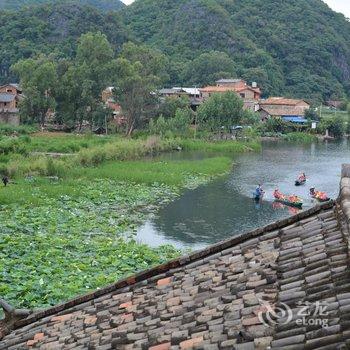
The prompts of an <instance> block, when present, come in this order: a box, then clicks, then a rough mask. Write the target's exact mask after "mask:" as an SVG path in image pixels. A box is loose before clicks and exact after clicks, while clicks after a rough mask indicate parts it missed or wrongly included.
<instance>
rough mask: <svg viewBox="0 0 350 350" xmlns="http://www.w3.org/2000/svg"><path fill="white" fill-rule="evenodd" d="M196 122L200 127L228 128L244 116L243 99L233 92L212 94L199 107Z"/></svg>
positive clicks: (211, 128)
mask: <svg viewBox="0 0 350 350" xmlns="http://www.w3.org/2000/svg"><path fill="white" fill-rule="evenodd" d="M197 115H198V117H197V122H198V125H199V127H200V128H201V129H206V130H211V131H218V130H219V129H220V128H222V127H224V128H225V129H229V128H230V127H232V126H233V125H237V124H239V123H240V122H241V120H242V117H243V116H244V111H243V101H242V99H241V98H239V97H238V96H237V95H236V94H235V93H234V92H232V91H228V92H225V93H223V94H213V95H212V96H210V97H209V98H208V99H207V100H206V101H205V102H204V103H203V104H202V105H201V106H200V107H199V108H198V112H197Z"/></svg>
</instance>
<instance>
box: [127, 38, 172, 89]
mask: <svg viewBox="0 0 350 350" xmlns="http://www.w3.org/2000/svg"><path fill="white" fill-rule="evenodd" d="M120 56H121V57H122V58H125V59H127V60H128V61H129V62H131V63H136V62H140V63H141V65H142V75H144V76H151V75H153V76H157V77H158V79H159V83H160V84H165V83H167V82H168V80H169V73H168V66H169V59H168V58H167V57H166V56H165V55H164V54H163V53H161V52H160V51H158V50H154V49H152V48H150V47H148V46H146V45H136V44H134V43H132V42H128V43H125V44H124V45H123V48H122V51H121V55H120Z"/></svg>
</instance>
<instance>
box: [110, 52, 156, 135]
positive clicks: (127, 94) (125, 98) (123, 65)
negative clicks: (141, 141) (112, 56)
mask: <svg viewBox="0 0 350 350" xmlns="http://www.w3.org/2000/svg"><path fill="white" fill-rule="evenodd" d="M115 77H116V82H115V84H114V86H115V89H114V92H115V96H116V99H117V101H118V102H119V103H120V105H121V107H122V111H123V114H124V116H125V117H126V121H127V130H126V134H127V136H130V135H131V134H132V132H133V131H134V129H135V128H136V127H138V126H141V125H142V123H143V122H144V121H145V120H146V119H147V115H148V114H149V113H150V112H151V111H152V110H153V109H154V108H155V106H156V98H155V95H154V94H152V91H155V90H156V87H157V84H158V83H159V79H158V78H157V77H156V76H154V75H145V69H144V67H143V65H142V64H141V63H140V62H138V61H137V62H135V63H132V62H130V61H129V60H127V59H125V58H119V59H118V60H117V61H116V66H115Z"/></svg>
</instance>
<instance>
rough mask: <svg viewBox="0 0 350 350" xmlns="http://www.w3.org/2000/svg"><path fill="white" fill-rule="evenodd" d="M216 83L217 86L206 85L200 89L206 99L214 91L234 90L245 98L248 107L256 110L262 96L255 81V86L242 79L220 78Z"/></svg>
mask: <svg viewBox="0 0 350 350" xmlns="http://www.w3.org/2000/svg"><path fill="white" fill-rule="evenodd" d="M216 84H217V85H216V86H206V87H204V88H202V89H199V90H200V92H201V96H202V98H203V99H204V100H205V99H207V98H209V97H210V96H211V95H212V94H214V93H224V92H227V91H233V92H235V93H236V94H237V95H239V96H240V97H241V98H242V99H243V102H244V107H245V108H246V109H251V110H253V111H254V110H255V105H256V104H257V102H258V101H259V100H260V98H261V90H260V88H259V87H257V86H256V84H255V83H253V86H249V85H248V84H247V82H246V81H244V80H242V79H221V80H218V81H217V82H216Z"/></svg>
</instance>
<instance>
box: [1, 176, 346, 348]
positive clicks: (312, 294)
mask: <svg viewBox="0 0 350 350" xmlns="http://www.w3.org/2000/svg"><path fill="white" fill-rule="evenodd" d="M349 186H350V179H349ZM349 191H350V187H349ZM342 215H343V214H342V211H341V210H340V208H339V206H338V205H336V204H335V203H333V202H330V203H327V204H324V205H323V206H317V207H315V208H312V209H310V210H308V211H305V212H301V213H299V214H297V215H296V216H294V217H291V218H288V219H285V220H282V221H279V222H276V223H273V224H270V225H268V226H267V227H265V228H261V229H258V230H255V231H252V232H249V233H247V234H243V235H241V236H238V237H233V238H232V239H230V240H227V241H224V242H220V243H218V244H216V245H213V246H211V247H208V248H206V249H204V250H201V251H199V252H195V253H193V254H191V255H188V256H184V257H181V258H179V259H176V260H174V261H171V262H169V263H167V264H164V265H161V266H157V267H155V268H153V269H151V270H148V271H144V272H142V273H139V274H137V275H135V276H132V277H129V278H127V279H125V280H123V281H119V282H117V283H116V284H114V285H111V286H109V287H107V288H105V289H103V290H99V291H96V292H94V293H91V294H89V295H86V296H82V297H79V298H77V299H74V300H71V301H69V302H67V303H65V304H62V305H58V306H55V307H53V308H51V309H47V310H44V311H41V312H38V313H35V314H32V315H30V316H29V317H27V318H25V319H22V320H17V321H15V328H16V329H15V330H12V332H11V333H10V334H9V335H7V336H5V337H4V338H3V339H2V341H0V349H32V348H34V349H37V348H38V349H101V350H102V349H120V350H123V349H124V350H128V349H150V350H165V349H173V350H178V349H206V350H218V349H228V350H231V349H237V350H247V349H248V350H249V349H266V348H268V347H271V348H272V349H282V350H283V349H285V350H287V349H346V346H347V345H349V346H350V342H349V339H350V317H349V314H350V275H349V274H350V273H349V270H348V263H349V259H348V247H347V242H348V241H347V239H348V231H347V226H346V225H345V220H343V217H342ZM318 303H325V304H326V306H327V308H326V312H327V314H326V315H325V312H324V314H323V315H322V317H323V318H325V319H326V320H327V327H322V326H321V325H319V324H315V323H313V322H311V321H310V320H311V319H312V316H306V320H305V322H306V323H305V324H299V323H298V320H299V319H300V317H299V311H300V310H301V308H302V307H304V309H305V305H310V306H309V307H310V310H311V311H313V312H314V311H315V308H316V307H318V305H319V304H318ZM278 308H282V309H283V308H284V309H285V310H287V313H285V314H284V315H279V314H276V310H278ZM308 310H309V309H308ZM316 316H317V315H316ZM320 317H321V316H320ZM0 328H1V327H0ZM342 346H343V347H342Z"/></svg>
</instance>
